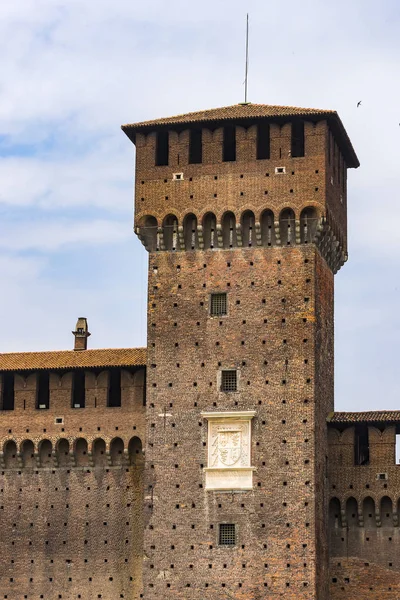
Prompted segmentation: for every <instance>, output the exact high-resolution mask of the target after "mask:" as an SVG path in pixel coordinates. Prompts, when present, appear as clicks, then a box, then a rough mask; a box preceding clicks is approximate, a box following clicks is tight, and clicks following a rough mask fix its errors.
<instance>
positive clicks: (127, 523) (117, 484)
mask: <svg viewBox="0 0 400 600" xmlns="http://www.w3.org/2000/svg"><path fill="white" fill-rule="evenodd" d="M143 375H144V370H143V369H142V370H141V371H137V372H135V373H130V372H128V371H123V372H122V406H121V407H117V408H107V406H106V396H107V376H108V375H107V372H106V371H103V372H102V373H100V374H97V376H96V374H95V373H92V372H90V371H88V372H87V374H86V408H83V409H73V408H71V381H72V375H71V372H69V373H65V374H58V373H52V374H51V377H50V388H51V389H50V408H49V410H44V409H43V410H38V409H35V399H36V374H31V375H28V376H27V377H23V376H22V375H16V377H15V399H16V401H15V410H13V411H3V412H1V413H0V447H1V449H2V450H3V452H2V453H1V463H2V465H1V467H0V468H1V487H0V515H1V518H0V537H1V540H2V551H1V553H0V590H1V592H0V597H1V598H9V599H17V598H18V599H19V598H28V599H30V600H36V599H38V598H46V599H47V598H48V599H56V598H65V599H68V600H70V599H72V598H82V599H85V600H93V598H103V599H106V600H115V599H116V598H129V599H132V598H138V597H139V593H140V586H141V564H142V531H143V511H142V501H143V500H142V489H143V482H142V472H143V468H142V465H143V457H142V451H141V445H142V442H143V441H144V433H145V431H144V411H145V408H144V406H143V392H144V390H143V385H144V377H143ZM24 406H25V409H24ZM60 417H62V419H63V422H62V423H56V422H55V419H56V418H60Z"/></svg>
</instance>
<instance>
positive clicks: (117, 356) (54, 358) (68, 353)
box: [0, 348, 147, 371]
mask: <svg viewBox="0 0 400 600" xmlns="http://www.w3.org/2000/svg"><path fill="white" fill-rule="evenodd" d="M146 355H147V351H146V348H105V349H100V350H81V351H75V350H60V351H52V352H13V353H10V354H0V371H37V370H39V369H73V368H79V367H81V368H84V367H87V368H89V367H130V366H135V367H136V366H137V367H139V366H142V365H143V366H144V365H145V364H146Z"/></svg>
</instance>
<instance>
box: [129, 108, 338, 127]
mask: <svg viewBox="0 0 400 600" xmlns="http://www.w3.org/2000/svg"><path fill="white" fill-rule="evenodd" d="M325 114H331V115H336V112H335V111H334V110H321V109H318V108H298V107H297V106H275V105H271V104H252V103H248V104H234V105H233V106H223V107H221V108H211V109H209V110H199V111H197V112H191V113H186V114H183V115H176V116H174V117H165V118H163V119H153V120H152V121H142V122H139V123H131V124H127V125H122V129H123V130H124V131H125V129H142V128H146V129H147V128H151V127H155V126H158V125H175V124H176V125H177V124H184V123H206V122H210V121H225V120H229V119H254V118H258V117H294V116H306V115H308V116H311V115H325Z"/></svg>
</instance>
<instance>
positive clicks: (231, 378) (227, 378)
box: [221, 370, 237, 392]
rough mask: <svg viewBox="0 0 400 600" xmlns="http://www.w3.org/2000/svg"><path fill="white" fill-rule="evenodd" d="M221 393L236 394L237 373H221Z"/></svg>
mask: <svg viewBox="0 0 400 600" xmlns="http://www.w3.org/2000/svg"><path fill="white" fill-rule="evenodd" d="M221 391H222V392H236V391H237V372H236V371H233V370H232V371H222V373H221Z"/></svg>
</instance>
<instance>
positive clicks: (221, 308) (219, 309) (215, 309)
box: [210, 293, 228, 317]
mask: <svg viewBox="0 0 400 600" xmlns="http://www.w3.org/2000/svg"><path fill="white" fill-rule="evenodd" d="M227 308H228V306H227V295H226V294H225V293H222V294H211V306H210V313H211V316H212V317H221V316H223V315H226V314H227Z"/></svg>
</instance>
